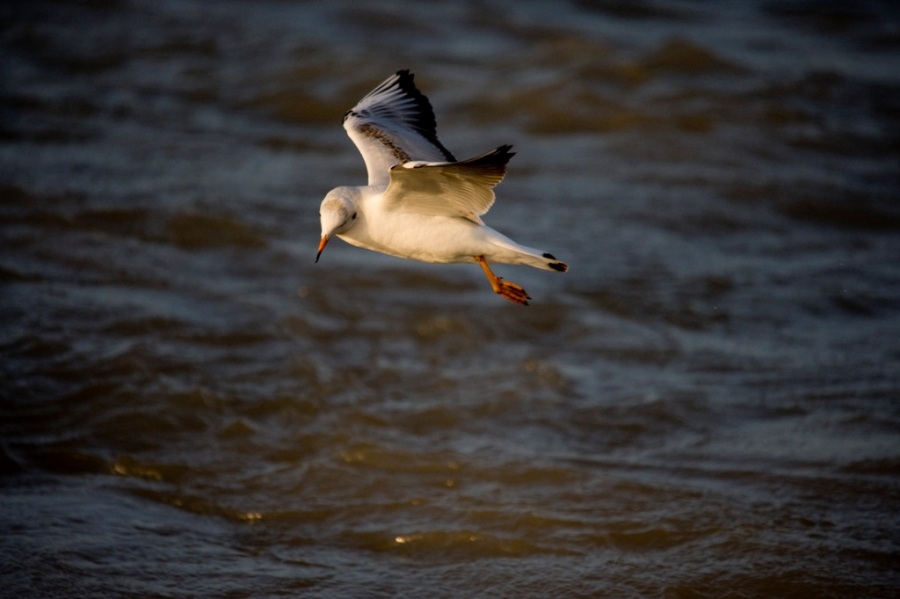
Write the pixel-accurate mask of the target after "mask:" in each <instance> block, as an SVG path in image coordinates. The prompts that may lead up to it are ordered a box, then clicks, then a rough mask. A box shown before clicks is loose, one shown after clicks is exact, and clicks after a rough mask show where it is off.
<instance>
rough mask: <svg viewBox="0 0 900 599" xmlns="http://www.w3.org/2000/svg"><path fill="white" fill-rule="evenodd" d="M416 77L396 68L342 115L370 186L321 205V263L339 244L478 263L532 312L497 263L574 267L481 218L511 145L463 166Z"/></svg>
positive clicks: (500, 290)
mask: <svg viewBox="0 0 900 599" xmlns="http://www.w3.org/2000/svg"><path fill="white" fill-rule="evenodd" d="M413 77H414V76H413V74H412V73H410V72H409V70H402V71H397V72H396V73H395V74H394V75H391V76H390V77H388V78H387V79H385V80H384V81H383V82H382V83H381V84H380V85H378V86H377V87H376V88H375V89H373V90H372V91H371V92H369V93H368V94H367V95H366V96H365V97H364V98H363V99H362V100H360V101H359V102H358V103H357V104H356V106H354V107H353V108H351V109H350V110H348V111H347V113H346V114H344V121H343V123H344V129H345V130H346V131H347V134H348V135H349V136H350V139H351V140H352V141H353V143H354V144H355V145H356V147H357V149H358V150H359V152H360V153H361V154H362V157H363V160H364V161H365V163H366V170H367V171H368V176H369V181H368V185H362V186H355V187H351V186H342V187H336V188H335V189H332V190H331V191H329V192H328V194H326V196H325V199H324V200H322V205H321V207H320V209H319V215H320V218H321V224H322V237H321V240H320V241H319V251H318V253H317V254H316V262H318V261H319V258H320V257H321V255H322V251H323V250H324V249H325V245H326V244H327V243H328V241H329V240H330V239H331V238H332V237H339V238H340V239H343V240H344V241H346V242H347V243H349V244H351V245H355V246H357V247H361V248H365V249H367V250H373V251H376V252H382V253H384V254H388V255H391V256H397V257H400V258H412V259H415V260H421V261H423V262H433V263H443V264H447V263H460V262H475V263H477V264H479V265H480V266H481V268H482V269H483V270H484V274H485V275H486V276H487V278H488V281H489V282H490V284H491V288H492V289H493V290H494V292H495V293H497V294H499V295H500V296H502V297H504V298H506V299H508V300H510V301H512V302H515V303H518V304H522V305H526V306H527V305H528V300H529V299H531V298H530V297H529V295H528V294H527V293H526V292H525V290H524V289H523V288H522V287H521V286H519V285H516V284H515V283H511V282H509V281H504V280H503V278H502V277H499V276H497V275H496V274H494V272H493V271H492V270H491V268H490V266H489V265H490V264H524V265H527V266H532V267H534V268H542V269H545V270H555V271H558V272H565V271H566V270H568V268H569V267H568V265H566V264H565V263H564V262H560V261H559V260H557V259H556V258H555V257H554V256H553V255H552V254H549V253H547V252H542V251H540V250H536V249H533V248H529V247H525V246H523V245H519V244H518V243H516V242H514V241H512V240H511V239H510V238H508V237H506V236H505V235H503V234H501V233H499V232H497V231H495V230H494V229H492V228H491V227H489V226H487V225H486V224H484V221H482V220H481V216H482V215H484V214H485V213H487V211H488V210H489V209H490V208H491V205H493V203H494V199H495V196H494V187H495V186H496V185H497V184H498V183H500V181H502V180H503V177H504V176H505V175H506V165H507V163H508V162H509V160H510V158H512V157H513V156H514V155H515V153H514V152H510V149H511V148H512V146H510V145H503V146H499V147H498V148H497V149H495V150H492V151H490V152H487V153H485V154H481V155H480V156H476V157H474V158H469V159H468V160H462V161H458V160H457V159H456V158H454V156H453V154H451V153H450V151H449V150H447V148H445V147H444V146H443V145H442V144H441V142H440V141H438V138H437V125H436V121H435V118H434V112H433V111H432V109H431V104H430V103H429V102H428V98H426V97H425V95H424V94H422V92H420V91H419V90H418V89H417V88H416V86H415V83H414V82H413Z"/></svg>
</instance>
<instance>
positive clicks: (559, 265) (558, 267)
mask: <svg viewBox="0 0 900 599" xmlns="http://www.w3.org/2000/svg"><path fill="white" fill-rule="evenodd" d="M544 258H546V259H548V260H553V261H554V262H548V263H547V266H549V267H550V268H552V269H553V270H555V271H558V272H566V271H567V270H569V265H568V264H566V263H565V262H560V261H559V260H557V259H556V256H554V255H553V254H544Z"/></svg>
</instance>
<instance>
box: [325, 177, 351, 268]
mask: <svg viewBox="0 0 900 599" xmlns="http://www.w3.org/2000/svg"><path fill="white" fill-rule="evenodd" d="M357 213H358V209H357V206H356V200H355V198H354V196H353V194H352V190H351V189H350V188H347V187H338V188H336V189H332V190H331V191H329V192H328V195H326V196H325V199H324V200H322V205H321V206H320V207H319V219H320V220H321V223H322V239H321V241H319V252H318V253H317V254H316V262H318V261H319V256H321V255H322V250H324V249H325V244H327V243H328V240H329V239H331V238H332V237H334V236H335V235H340V234H341V233H344V232H346V231H348V230H349V229H350V228H351V227H352V226H353V225H354V224H355V223H356V216H357Z"/></svg>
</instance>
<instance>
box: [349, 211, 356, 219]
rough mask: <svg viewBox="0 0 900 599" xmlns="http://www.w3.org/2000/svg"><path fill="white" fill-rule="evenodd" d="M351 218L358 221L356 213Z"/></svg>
mask: <svg viewBox="0 0 900 599" xmlns="http://www.w3.org/2000/svg"><path fill="white" fill-rule="evenodd" d="M350 218H352V219H353V220H356V213H355V212H354V213H353V216H351V217H350Z"/></svg>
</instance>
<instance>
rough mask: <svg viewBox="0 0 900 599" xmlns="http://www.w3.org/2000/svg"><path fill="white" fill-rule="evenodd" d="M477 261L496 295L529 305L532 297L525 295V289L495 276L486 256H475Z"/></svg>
mask: <svg viewBox="0 0 900 599" xmlns="http://www.w3.org/2000/svg"><path fill="white" fill-rule="evenodd" d="M475 261H476V262H478V264H480V265H481V269H482V270H484V274H485V275H487V278H488V281H490V283H491V288H492V289H493V290H494V293H499V294H500V295H502V296H503V297H505V298H506V299H508V300H509V301H511V302H516V303H517V304H522V305H524V306H527V305H528V300H530V299H531V297H529V296H528V294H527V293H525V290H524V289H522V288H521V287H520V286H519V285H516V284H515V283H507V282H506V281H504V280H503V279H502V278H501V277H498V276H497V275H495V274H494V271H492V270H491V269H490V267H489V266H488V263H487V261H486V260H485V259H484V256H475Z"/></svg>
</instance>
